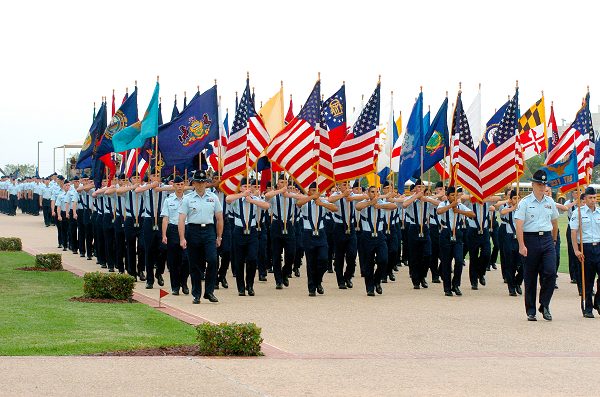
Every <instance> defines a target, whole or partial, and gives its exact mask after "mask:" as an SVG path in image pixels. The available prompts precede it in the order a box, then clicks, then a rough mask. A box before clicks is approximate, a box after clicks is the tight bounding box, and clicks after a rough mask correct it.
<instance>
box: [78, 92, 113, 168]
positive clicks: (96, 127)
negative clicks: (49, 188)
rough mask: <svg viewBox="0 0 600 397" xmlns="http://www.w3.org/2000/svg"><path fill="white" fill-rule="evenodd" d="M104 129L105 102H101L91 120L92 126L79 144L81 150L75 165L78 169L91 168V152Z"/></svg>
mask: <svg viewBox="0 0 600 397" xmlns="http://www.w3.org/2000/svg"><path fill="white" fill-rule="evenodd" d="M105 129H106V103H104V102H103V103H102V105H101V106H100V109H98V113H97V114H96V117H95V118H94V121H93V122H92V126H91V127H90V130H89V132H88V134H87V136H86V137H85V140H84V141H83V145H82V146H81V152H79V158H78V159H77V164H76V165H75V167H76V168H78V169H84V168H91V167H92V154H93V153H94V148H95V147H96V144H97V143H98V139H99V138H100V137H101V136H102V133H103V132H104V130H105Z"/></svg>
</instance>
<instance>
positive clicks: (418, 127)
mask: <svg viewBox="0 0 600 397" xmlns="http://www.w3.org/2000/svg"><path fill="white" fill-rule="evenodd" d="M423 135H424V134H423V93H422V92H421V93H419V97H418V98H417V101H416V102H415V104H414V106H413V108H412V112H411V113H410V118H409V119H408V124H407V125H406V133H405V135H404V141H403V142H402V151H401V152H400V169H399V170H398V191H404V184H405V183H406V181H408V180H409V179H410V178H411V177H412V176H413V174H414V173H415V171H416V170H418V169H419V167H420V166H421V147H422V146H423Z"/></svg>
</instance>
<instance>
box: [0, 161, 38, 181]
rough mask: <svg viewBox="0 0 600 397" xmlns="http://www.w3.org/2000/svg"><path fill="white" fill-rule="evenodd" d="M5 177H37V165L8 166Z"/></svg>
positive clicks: (6, 166) (5, 169) (5, 168)
mask: <svg viewBox="0 0 600 397" xmlns="http://www.w3.org/2000/svg"><path fill="white" fill-rule="evenodd" d="M3 172H4V174H5V175H13V176H17V177H19V178H21V177H26V176H35V165H33V164H6V165H5V166H4V168H3Z"/></svg>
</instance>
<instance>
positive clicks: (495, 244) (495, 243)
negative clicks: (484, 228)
mask: <svg viewBox="0 0 600 397" xmlns="http://www.w3.org/2000/svg"><path fill="white" fill-rule="evenodd" d="M499 227H500V225H499V224H498V222H496V221H494V223H493V228H492V230H490V237H491V239H492V253H491V255H490V262H489V264H488V266H492V265H495V264H496V261H497V260H498V254H499V253H500V240H499V238H500V236H499V234H498V229H499Z"/></svg>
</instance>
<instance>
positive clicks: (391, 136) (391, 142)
mask: <svg viewBox="0 0 600 397" xmlns="http://www.w3.org/2000/svg"><path fill="white" fill-rule="evenodd" d="M390 96H391V100H392V123H394V124H395V123H396V120H394V91H390ZM394 124H392V125H391V126H390V128H391V131H388V135H387V139H388V142H389V144H388V145H387V146H388V147H389V148H390V153H389V156H390V174H389V175H388V179H389V178H390V177H391V178H392V189H393V188H394V187H393V186H394V179H393V178H394V174H393V170H392V151H393V150H394Z"/></svg>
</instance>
